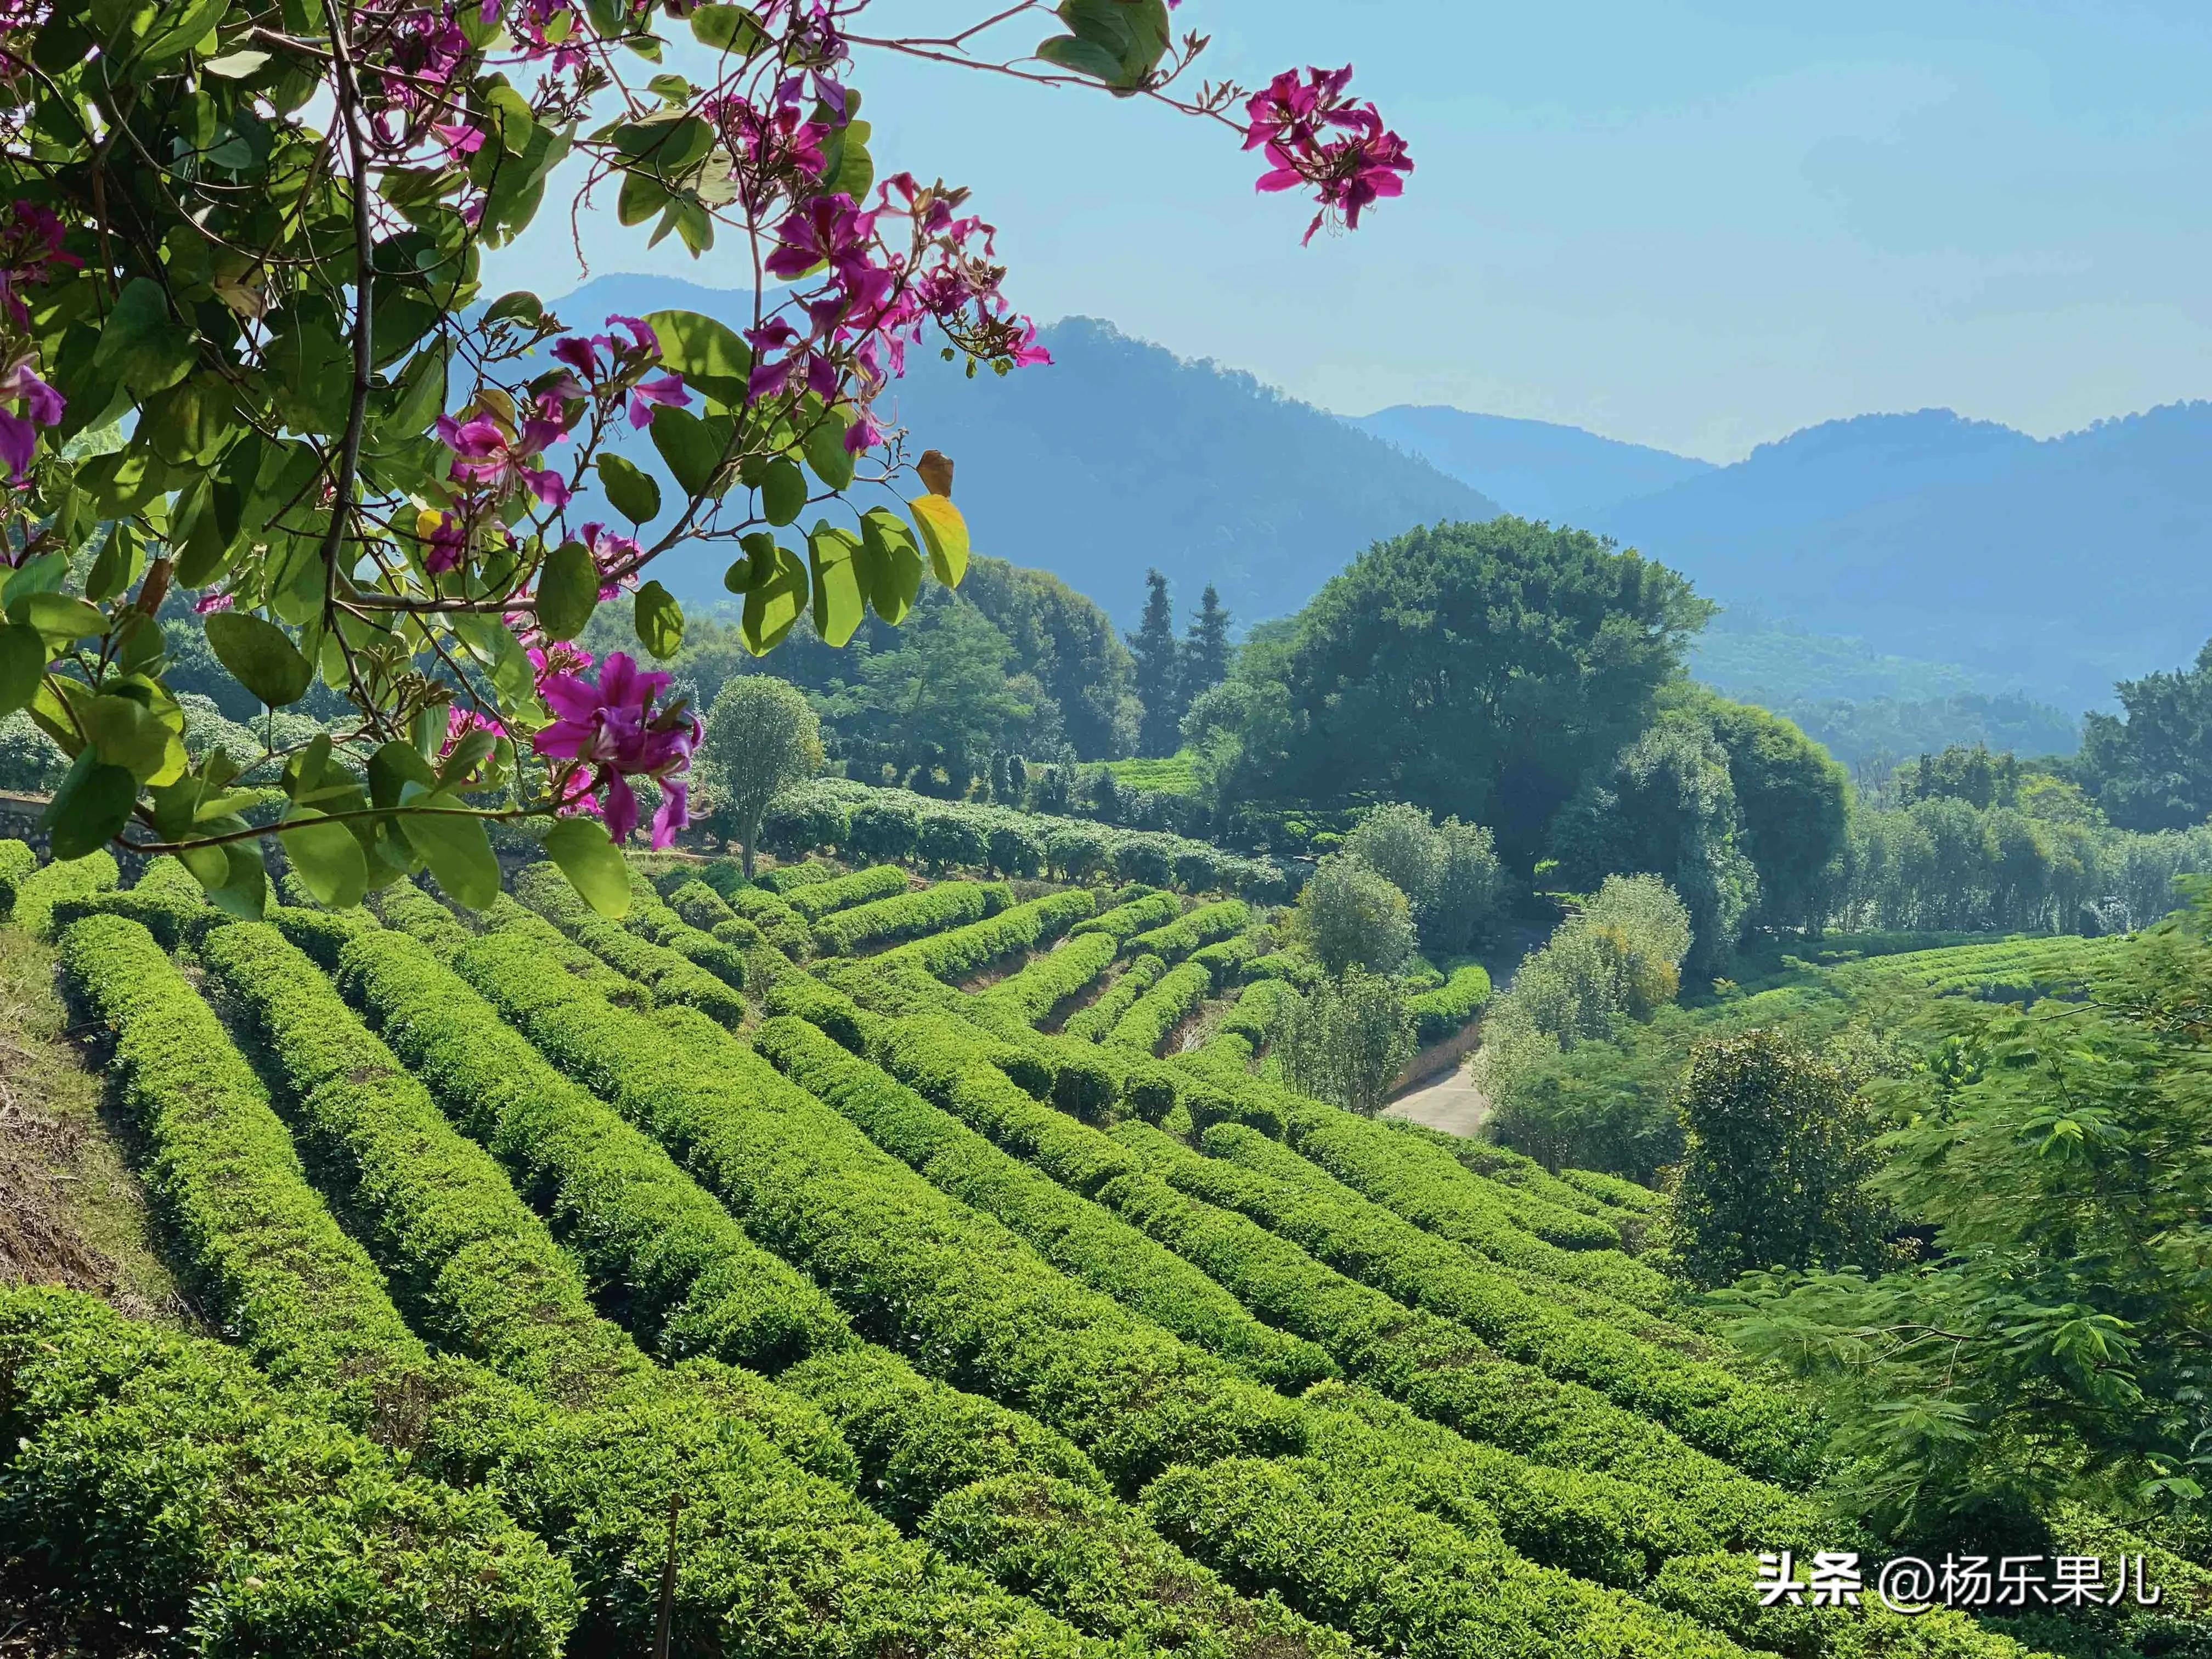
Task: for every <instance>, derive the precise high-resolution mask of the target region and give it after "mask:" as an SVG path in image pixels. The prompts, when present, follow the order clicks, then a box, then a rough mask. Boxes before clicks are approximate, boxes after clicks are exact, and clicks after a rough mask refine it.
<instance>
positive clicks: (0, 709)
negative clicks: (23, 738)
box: [0, 623, 46, 715]
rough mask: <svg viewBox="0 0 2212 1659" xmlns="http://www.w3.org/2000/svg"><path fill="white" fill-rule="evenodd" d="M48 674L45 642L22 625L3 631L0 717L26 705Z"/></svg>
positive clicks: (37, 632) (35, 632) (0, 645)
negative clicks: (41, 679) (42, 678)
mask: <svg viewBox="0 0 2212 1659" xmlns="http://www.w3.org/2000/svg"><path fill="white" fill-rule="evenodd" d="M45 673H46V640H45V639H44V638H43V637H42V636H41V635H40V633H39V630H38V629H35V628H32V627H30V626H28V625H27V624H25V623H9V625H8V626H6V627H5V628H0V715H7V714H14V713H15V711H16V710H17V709H18V708H23V707H25V706H26V705H27V704H28V703H29V702H30V701H31V695H32V693H33V692H34V691H36V690H38V689H39V681H40V678H41V677H42V676H44V674H45Z"/></svg>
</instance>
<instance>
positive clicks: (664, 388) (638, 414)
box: [629, 374, 691, 430]
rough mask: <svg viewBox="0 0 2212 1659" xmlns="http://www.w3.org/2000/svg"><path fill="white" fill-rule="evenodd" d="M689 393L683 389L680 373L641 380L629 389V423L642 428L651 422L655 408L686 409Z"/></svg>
mask: <svg viewBox="0 0 2212 1659" xmlns="http://www.w3.org/2000/svg"><path fill="white" fill-rule="evenodd" d="M690 404H691V394H690V392H686V391H685V390H684V381H683V378H682V377H681V376H680V375H675V374H664V375H662V376H661V377H660V378H659V380H644V381H641V382H640V383H639V384H637V385H636V386H632V387H631V388H630V389H629V423H630V425H631V426H632V427H634V428H638V429H639V430H643V429H644V428H647V427H648V426H651V425H652V424H653V410H654V409H655V408H667V409H688V408H689V407H690Z"/></svg>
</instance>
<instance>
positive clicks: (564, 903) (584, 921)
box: [514, 864, 745, 1025]
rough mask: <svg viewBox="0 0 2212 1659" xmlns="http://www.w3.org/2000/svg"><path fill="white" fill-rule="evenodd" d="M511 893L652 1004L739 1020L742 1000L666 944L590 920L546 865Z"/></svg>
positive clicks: (731, 1021) (558, 875)
mask: <svg viewBox="0 0 2212 1659" xmlns="http://www.w3.org/2000/svg"><path fill="white" fill-rule="evenodd" d="M514 893H515V896H516V897H517V898H519V899H520V900H521V901H522V902H523V903H525V904H526V905H528V906H529V907H530V908H532V910H535V911H536V912H537V913H538V915H541V916H544V918H545V919H546V920H547V921H550V922H551V923H552V924H553V925H554V926H555V927H558V928H559V929H560V930H561V931H562V933H565V934H567V935H568V937H569V938H570V939H574V941H575V942H576V943H577V944H579V945H582V946H583V947H584V948H585V949H586V950H587V951H590V952H591V953H592V955H593V956H595V957H599V960H600V961H602V962H604V963H606V964H607V965H608V966H609V967H610V968H612V969H615V970H616V971H617V973H619V974H621V975H623V976H624V977H625V978H628V979H631V980H635V981H636V982H637V983H638V984H640V985H642V986H645V987H647V988H648V989H649V990H650V991H651V992H652V994H653V1000H655V1001H656V1002H682V1003H687V1004H689V1005H690V1006H692V1007H694V1008H697V1009H699V1010H700V1011H701V1012H704V1013H707V1014H709V1015H711V1016H713V1017H714V1018H716V1019H719V1020H721V1021H723V1022H724V1023H725V1024H731V1025H736V1024H739V1023H741V1022H742V1021H743V1020H744V1017H745V1000H744V998H743V997H742V996H739V995H738V993H737V992H736V991H735V990H733V989H732V988H731V987H729V986H728V985H726V984H725V983H724V982H723V981H721V980H720V979H718V978H716V977H715V976H714V975H713V974H711V973H709V972H708V970H707V969H704V968H702V967H700V966H699V965H698V964H696V963H694V962H692V961H690V959H689V958H688V957H684V956H682V955H680V954H678V952H677V951H671V950H670V949H669V948H668V947H667V946H666V945H655V944H653V942H652V941H651V940H649V939H645V938H643V937H641V935H639V934H636V933H631V932H630V931H629V929H628V928H626V927H623V925H622V924H621V923H619V922H613V921H605V919H603V918H602V917H599V916H598V915H593V914H592V910H591V909H590V908H589V907H588V906H586V904H585V902H584V901H583V900H582V899H581V898H580V897H579V896H577V893H576V890H575V889H574V887H572V886H570V885H569V884H568V878H567V877H566V876H563V875H562V873H561V872H559V871H558V870H557V869H556V868H555V867H554V866H552V865H550V864H533V865H532V866H530V867H529V868H528V869H526V870H525V871H524V872H522V873H521V874H520V875H519V876H517V877H516V878H515V881H514ZM718 942H719V941H718ZM725 948H727V947H725Z"/></svg>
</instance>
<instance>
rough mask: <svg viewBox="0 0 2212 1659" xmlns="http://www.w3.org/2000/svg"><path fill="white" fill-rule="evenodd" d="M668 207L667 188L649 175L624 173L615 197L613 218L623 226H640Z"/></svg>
mask: <svg viewBox="0 0 2212 1659" xmlns="http://www.w3.org/2000/svg"><path fill="white" fill-rule="evenodd" d="M667 205H668V186H667V185H664V184H662V183H661V182H660V180H659V179H656V178H654V177H653V175H652V174H651V173H624V174H623V181H622V189H621V191H618V192H617V195H616V197H615V218H616V219H617V221H618V222H621V223H623V224H625V225H641V224H643V223H644V222H646V221H647V219H650V218H651V217H653V215H654V214H656V213H658V212H659V211H660V210H661V209H663V208H665V207H666V206H667Z"/></svg>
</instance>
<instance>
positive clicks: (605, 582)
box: [582, 520, 639, 602]
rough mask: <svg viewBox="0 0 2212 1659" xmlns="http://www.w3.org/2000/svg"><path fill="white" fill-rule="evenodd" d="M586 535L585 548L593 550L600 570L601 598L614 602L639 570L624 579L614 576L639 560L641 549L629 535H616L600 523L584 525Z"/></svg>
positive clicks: (628, 573) (583, 533) (593, 559)
mask: <svg viewBox="0 0 2212 1659" xmlns="http://www.w3.org/2000/svg"><path fill="white" fill-rule="evenodd" d="M582 536H583V541H584V545H585V546H586V547H587V548H589V549H590V550H591V553H592V563H593V564H594V565H596V566H598V567H599V599H600V600H601V601H602V602H605V600H608V599H613V598H614V597H615V596H616V595H617V593H620V592H622V590H623V586H625V585H626V584H629V583H634V582H635V581H636V580H637V572H636V571H635V570H630V571H628V572H627V573H626V574H623V575H622V576H620V577H617V576H615V575H614V574H613V573H614V572H615V571H617V570H621V569H623V567H624V566H626V565H628V564H629V562H630V561H632V560H633V559H635V558H636V557H637V556H638V553H639V548H638V544H636V542H635V541H633V540H632V539H631V538H629V537H628V536H618V535H617V534H615V532H612V531H611V530H609V529H608V528H607V527H606V526H605V525H603V524H600V523H599V522H598V521H597V520H594V521H592V523H590V524H587V525H586V526H584V528H583V531H582Z"/></svg>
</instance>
